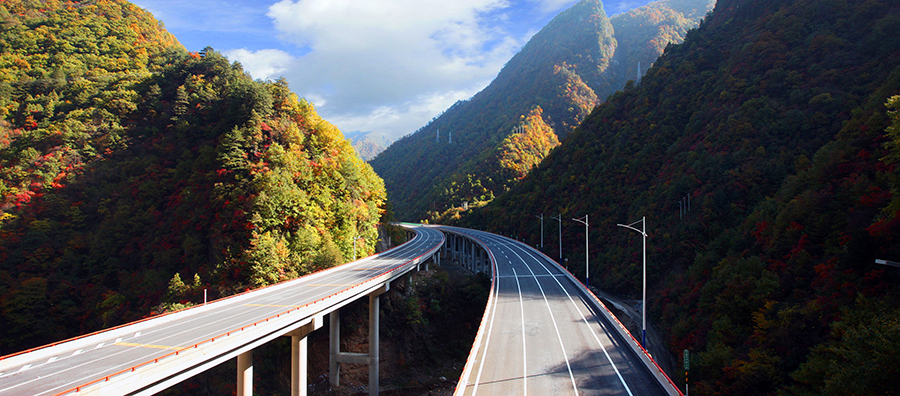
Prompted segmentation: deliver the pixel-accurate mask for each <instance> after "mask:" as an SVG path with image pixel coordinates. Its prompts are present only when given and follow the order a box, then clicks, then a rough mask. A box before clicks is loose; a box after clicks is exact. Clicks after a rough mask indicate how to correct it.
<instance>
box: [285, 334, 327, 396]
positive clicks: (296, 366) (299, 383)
mask: <svg viewBox="0 0 900 396" xmlns="http://www.w3.org/2000/svg"><path fill="white" fill-rule="evenodd" d="M320 328H322V317H321V316H316V317H313V319H312V321H310V322H309V323H308V324H306V325H303V326H302V327H300V328H299V329H297V330H294V331H292V332H290V333H287V334H285V335H286V336H289V337H291V396H306V390H307V384H308V381H307V378H306V377H307V374H308V371H309V370H308V365H307V363H308V361H309V359H308V357H307V355H308V352H309V348H308V345H307V338H306V336H307V335H309V333H312V332H313V331H315V330H318V329H320Z"/></svg>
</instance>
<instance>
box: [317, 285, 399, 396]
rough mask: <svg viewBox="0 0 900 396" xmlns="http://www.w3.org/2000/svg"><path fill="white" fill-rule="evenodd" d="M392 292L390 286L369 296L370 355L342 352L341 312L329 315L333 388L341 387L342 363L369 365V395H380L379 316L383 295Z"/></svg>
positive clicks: (330, 363)
mask: <svg viewBox="0 0 900 396" xmlns="http://www.w3.org/2000/svg"><path fill="white" fill-rule="evenodd" d="M388 290H390V284H385V285H384V286H383V287H381V288H379V289H377V290H375V291H373V292H372V293H370V294H369V353H352V352H341V319H340V310H334V311H332V312H331V313H330V314H328V322H329V328H330V333H329V335H328V345H329V346H328V350H329V364H328V380H329V382H330V383H331V386H332V387H337V386H340V376H341V363H354V364H368V365H369V395H371V396H375V395H378V387H379V384H378V359H379V354H378V349H379V316H378V313H379V312H380V309H381V307H380V305H381V300H380V299H381V295H382V294H384V293H385V292H387V291H388Z"/></svg>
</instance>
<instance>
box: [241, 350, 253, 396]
mask: <svg viewBox="0 0 900 396" xmlns="http://www.w3.org/2000/svg"><path fill="white" fill-rule="evenodd" d="M237 396H253V350H249V351H247V352H244V353H242V354H240V355H238V357H237Z"/></svg>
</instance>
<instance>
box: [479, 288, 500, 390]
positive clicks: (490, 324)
mask: <svg viewBox="0 0 900 396" xmlns="http://www.w3.org/2000/svg"><path fill="white" fill-rule="evenodd" d="M497 283H498V284H497V285H496V286H497V287H496V288H494V306H493V307H491V320H490V321H488V330H487V338H486V339H485V340H484V353H482V354H481V362H480V363H478V375H476V376H475V387H474V388H472V396H475V394H477V393H478V384H479V383H481V370H482V369H484V361H485V360H487V359H486V357H487V351H488V345H489V344H490V343H491V331H492V330H494V317H495V316H496V315H497V300H498V299H499V298H500V284H499V283H500V282H497ZM476 355H477V353H476Z"/></svg>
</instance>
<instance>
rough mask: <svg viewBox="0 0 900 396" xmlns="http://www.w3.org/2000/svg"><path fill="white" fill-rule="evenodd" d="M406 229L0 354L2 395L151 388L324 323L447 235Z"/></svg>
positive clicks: (409, 265)
mask: <svg viewBox="0 0 900 396" xmlns="http://www.w3.org/2000/svg"><path fill="white" fill-rule="evenodd" d="M412 229H413V230H414V231H415V232H416V236H415V237H414V238H413V239H412V240H411V241H409V242H407V243H406V244H404V245H401V246H400V247H397V248H395V249H392V250H389V251H387V252H385V253H382V254H380V255H376V256H372V257H369V258H364V259H361V260H358V261H355V262H353V263H348V264H345V265H342V266H339V267H335V268H331V269H328V270H325V271H321V272H318V273H315V274H311V275H308V276H305V277H302V278H298V279H295V280H292V281H288V282H284V283H281V284H278V285H275V286H271V287H268V288H264V289H260V290H256V291H253V292H248V293H244V294H241V295H237V296H233V297H230V298H225V299H222V300H218V301H215V302H211V303H209V304H206V305H202V306H197V307H194V308H191V309H187V310H183V311H179V312H176V313H173V314H168V315H162V316H159V317H155V318H151V319H149V320H145V321H141V322H136V323H132V324H128V325H125V326H120V327H117V328H113V329H109V330H104V331H102V332H98V333H94V334H91V335H87V336H83V337H79V338H76V339H72V340H67V341H64V342H61V343H57V344H55V345H50V346H46V347H41V348H36V349H34V350H30V351H26V352H24V353H18V354H14V355H9V356H4V357H0V395H35V396H36V395H55V394H67V393H71V394H75V393H74V392H76V391H78V392H80V393H78V394H82V393H89V392H91V391H92V390H94V391H95V393H101V394H153V393H155V392H158V391H161V390H162V389H165V388H166V387H168V386H171V385H173V384H175V383H177V382H180V381H181V380H183V379H185V378H187V377H189V376H191V375H194V374H196V373H198V372H201V371H203V370H206V369H208V368H210V367H212V366H214V365H215V364H218V363H221V362H222V361H225V360H227V359H233V358H234V357H235V356H238V355H239V354H241V353H246V352H247V351H248V350H249V351H252V348H253V347H255V346H258V345H261V344H263V343H265V342H268V341H270V340H272V339H274V338H277V337H280V336H284V335H285V334H286V333H289V332H292V331H297V329H299V328H300V327H301V326H308V325H312V326H314V328H313V329H315V328H318V327H321V323H322V316H323V315H326V314H328V313H329V312H332V311H334V310H335V309H339V308H340V307H341V306H343V305H346V304H348V303H349V302H351V301H353V300H355V299H358V298H363V297H366V296H367V295H368V294H371V293H374V291H377V290H379V289H381V290H387V288H389V287H390V286H389V284H390V281H391V280H393V279H396V278H397V277H399V276H401V275H403V274H404V273H406V272H408V271H410V270H412V269H415V268H416V265H417V264H419V263H421V262H422V261H424V260H425V259H427V258H429V257H430V256H431V255H433V254H434V253H435V252H436V251H437V249H438V248H440V246H441V245H442V244H443V242H444V236H443V234H442V233H441V232H439V231H437V230H434V229H429V228H424V227H414V228H412ZM376 356H377V355H376ZM239 364H240V363H239Z"/></svg>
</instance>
